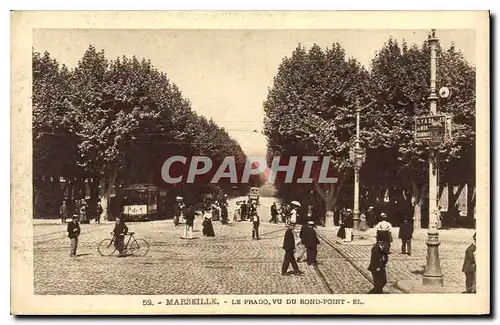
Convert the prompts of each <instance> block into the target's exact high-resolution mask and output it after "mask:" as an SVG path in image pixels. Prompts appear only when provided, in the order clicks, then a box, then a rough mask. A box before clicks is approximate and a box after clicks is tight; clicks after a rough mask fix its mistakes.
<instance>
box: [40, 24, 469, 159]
mask: <svg viewBox="0 0 500 325" xmlns="http://www.w3.org/2000/svg"><path fill="white" fill-rule="evenodd" d="M427 33H428V31H427V30H339V29H329V30H326V29H325V30H270V29H268V30H234V29H233V30H213V29H205V30H185V29H177V30H141V29H116V30H111V29H106V30H98V29H36V30H34V31H33V47H34V49H35V50H36V51H39V52H43V51H48V52H49V53H50V55H51V56H52V57H53V58H55V59H56V60H57V61H58V62H59V63H61V64H66V65H67V66H68V67H70V68H72V67H74V66H75V65H76V64H77V63H78V60H79V59H81V57H82V56H83V53H84V52H85V50H86V49H87V48H88V47H89V45H93V46H94V47H96V48H97V50H101V49H103V50H104V51H105V52H106V56H107V57H108V59H116V58H117V57H121V56H123V55H125V56H127V57H131V56H133V55H135V56H136V57H138V58H139V59H142V58H145V59H149V60H151V62H152V64H153V65H154V66H155V67H156V68H157V69H158V70H160V71H163V72H165V73H166V74H167V76H168V78H169V79H170V80H171V81H172V82H173V83H175V84H176V85H177V86H178V87H179V88H180V90H181V91H182V93H183V96H184V97H185V98H187V99H189V100H190V101H191V105H192V109H193V110H194V111H196V112H197V113H199V114H201V115H204V116H206V117H207V118H212V119H213V120H214V121H215V122H217V124H218V125H220V126H221V127H224V128H225V129H226V130H227V132H228V133H229V134H230V136H231V137H233V138H235V139H236V140H237V141H238V142H239V143H240V145H241V147H242V149H243V150H244V151H245V153H246V154H247V155H249V156H265V153H266V143H267V142H266V138H265V136H264V135H262V134H261V131H262V129H263V119H264V110H263V106H262V104H263V102H264V101H265V99H266V96H267V93H268V88H269V87H271V86H272V82H273V77H274V76H275V74H276V72H277V70H278V67H279V64H280V63H281V61H282V59H283V58H284V57H286V56H290V55H291V54H292V52H293V50H294V49H295V48H296V47H297V45H298V44H299V43H300V44H302V45H303V46H305V47H306V48H310V47H311V46H312V45H313V44H314V43H316V44H318V45H319V46H321V47H322V48H326V47H331V44H332V43H335V42H339V43H340V44H341V45H342V46H343V48H344V49H345V51H346V55H347V57H354V58H356V59H357V60H358V61H359V62H360V63H361V64H363V65H364V66H365V67H366V68H367V69H369V66H370V61H371V60H372V59H373V57H374V56H375V53H376V52H377V51H378V50H380V49H381V48H382V47H383V45H384V43H385V42H386V41H387V40H388V39H389V38H390V37H391V36H392V37H393V38H395V39H396V40H399V41H400V40H402V39H405V40H406V41H407V42H408V43H409V44H413V43H416V44H418V45H420V44H422V42H423V41H424V40H425V39H426V38H427ZM436 36H437V37H438V38H439V40H440V44H441V46H442V47H444V48H445V49H447V48H449V46H450V45H451V43H452V42H453V43H454V44H455V48H456V49H457V50H459V51H461V52H462V53H463V54H464V56H465V58H466V59H467V60H468V61H469V62H470V63H471V64H472V65H476V62H475V57H476V46H475V45H476V44H475V31H474V30H438V31H437V32H436ZM254 130H256V131H257V132H253V131H254Z"/></svg>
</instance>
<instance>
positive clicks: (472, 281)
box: [462, 233, 476, 293]
mask: <svg viewBox="0 0 500 325" xmlns="http://www.w3.org/2000/svg"><path fill="white" fill-rule="evenodd" d="M462 272H464V273H465V291H464V292H462V293H476V233H474V236H473V237H472V243H471V244H470V245H469V247H467V249H466V250H465V258H464V264H463V266H462Z"/></svg>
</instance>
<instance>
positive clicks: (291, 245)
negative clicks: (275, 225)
mask: <svg viewBox="0 0 500 325" xmlns="http://www.w3.org/2000/svg"><path fill="white" fill-rule="evenodd" d="M283 249H284V250H285V257H284V259H283V264H282V265H281V275H288V273H287V271H288V267H289V266H290V263H291V264H292V268H293V272H294V274H302V272H301V271H300V270H299V266H298V265H297V261H296V260H295V255H294V254H295V235H294V233H293V226H292V225H288V227H287V229H286V231H285V237H284V239H283Z"/></svg>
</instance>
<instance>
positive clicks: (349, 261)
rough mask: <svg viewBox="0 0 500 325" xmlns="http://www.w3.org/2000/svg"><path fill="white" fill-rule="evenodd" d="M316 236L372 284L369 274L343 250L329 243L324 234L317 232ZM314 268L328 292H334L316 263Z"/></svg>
mask: <svg viewBox="0 0 500 325" xmlns="http://www.w3.org/2000/svg"><path fill="white" fill-rule="evenodd" d="M316 234H317V236H318V238H319V239H320V240H321V241H322V242H323V243H324V244H326V245H327V246H328V247H330V248H331V249H333V250H334V251H335V252H336V253H337V254H339V255H340V256H342V258H343V259H344V260H345V261H347V263H349V265H351V267H352V268H354V270H356V271H357V273H359V274H361V276H363V278H365V279H366V280H367V281H368V282H369V283H370V284H372V285H373V280H372V278H371V277H370V276H368V275H367V274H366V273H365V272H363V270H362V269H361V267H359V266H358V265H357V264H356V263H355V262H354V261H353V260H352V259H351V258H350V257H349V256H348V255H347V254H345V253H344V252H342V251H341V250H340V249H339V248H338V247H336V246H335V245H333V244H332V243H331V241H330V240H328V239H327V238H326V237H325V236H323V235H322V234H320V233H319V232H317V233H316ZM314 270H315V271H316V274H317V275H318V277H319V278H320V279H321V281H322V282H323V284H324V286H325V288H326V289H327V291H328V292H329V293H330V294H334V293H335V291H334V290H333V289H332V287H331V286H330V283H329V282H328V279H327V278H326V276H325V275H324V274H323V272H322V271H321V269H320V267H319V266H318V265H315V266H314Z"/></svg>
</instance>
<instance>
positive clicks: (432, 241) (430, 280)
mask: <svg viewBox="0 0 500 325" xmlns="http://www.w3.org/2000/svg"><path fill="white" fill-rule="evenodd" d="M426 244H427V264H426V266H425V272H424V277H423V279H422V284H423V285H424V286H442V285H443V274H442V272H441V265H440V262H439V245H440V242H439V235H438V233H437V232H429V233H427V242H426Z"/></svg>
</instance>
